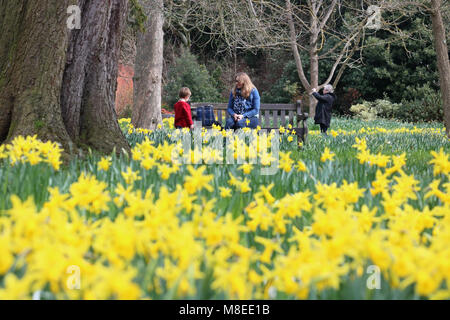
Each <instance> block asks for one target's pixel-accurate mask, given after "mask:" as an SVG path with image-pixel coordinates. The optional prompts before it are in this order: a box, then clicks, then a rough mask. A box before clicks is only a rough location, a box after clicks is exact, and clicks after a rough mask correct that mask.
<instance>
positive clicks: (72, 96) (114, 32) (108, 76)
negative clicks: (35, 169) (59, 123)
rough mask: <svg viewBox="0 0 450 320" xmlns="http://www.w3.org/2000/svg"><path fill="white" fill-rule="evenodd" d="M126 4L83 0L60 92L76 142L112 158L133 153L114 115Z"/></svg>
mask: <svg viewBox="0 0 450 320" xmlns="http://www.w3.org/2000/svg"><path fill="white" fill-rule="evenodd" d="M127 4H128V1H127V0H110V1H87V0H80V1H79V6H80V8H81V11H82V13H83V15H82V19H81V29H80V30H73V31H72V33H71V35H70V45H69V49H68V54H67V65H66V70H65V73H64V81H63V88H62V92H61V97H62V105H61V107H62V110H63V115H64V123H65V125H66V127H67V130H68V132H69V134H70V136H71V138H72V139H73V140H74V141H76V142H77V143H81V144H86V145H87V146H89V147H93V148H94V149H96V150H98V151H101V152H105V153H109V152H111V151H112V150H113V149H114V148H115V149H116V151H117V152H119V151H120V150H121V149H125V150H129V145H128V143H127V141H126V139H125V137H124V135H123V134H122V131H121V130H120V127H119V125H118V123H117V115H116V113H115V109H114V106H115V93H116V86H117V73H118V61H119V56H120V46H121V43H120V42H121V38H122V31H123V30H124V27H125V23H126V16H127Z"/></svg>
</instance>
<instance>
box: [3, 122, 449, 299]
mask: <svg viewBox="0 0 450 320" xmlns="http://www.w3.org/2000/svg"><path fill="white" fill-rule="evenodd" d="M128 123H129V121H127V120H122V121H121V126H122V128H123V130H124V134H125V135H126V137H127V139H128V140H129V142H130V144H131V145H132V147H133V149H132V153H131V154H130V155H126V154H122V155H120V156H116V155H111V156H109V157H101V156H100V155H98V154H95V153H90V154H87V155H85V157H84V158H83V159H81V158H78V159H74V160H73V161H72V162H71V163H70V164H69V165H68V166H64V165H62V164H61V163H60V160H59V155H60V151H59V149H58V147H57V146H55V145H51V144H50V143H47V144H44V143H41V142H40V141H38V140H36V139H32V138H28V139H27V140H25V139H22V140H16V141H15V142H13V143H12V144H11V145H9V146H6V147H5V146H3V147H1V149H0V159H1V161H2V162H1V165H0V190H1V192H0V258H1V259H0V299H3V298H10V299H27V298H28V299H29V298H31V297H32V296H33V294H36V292H38V293H39V296H40V298H42V299H91V298H96V299H111V298H112V299H137V298H151V299H177V298H195V299H228V298H233V299H429V298H450V265H449V261H450V248H449V247H448V239H450V195H449V192H450V183H449V174H450V162H449V156H448V155H449V151H450V143H449V141H448V139H447V138H446V137H445V131H444V129H443V127H442V125H441V124H436V123H430V124H405V123H400V122H395V121H388V120H376V121H368V122H366V121H361V120H355V119H342V118H333V120H332V123H331V128H330V130H329V135H328V136H326V137H324V136H322V135H321V134H320V132H319V130H318V129H319V128H318V126H315V125H314V124H313V123H312V122H311V121H310V120H308V127H309V129H310V132H309V136H308V139H307V142H306V143H305V144H304V145H302V146H301V147H300V148H299V147H298V145H297V141H296V139H295V134H294V133H293V132H291V131H290V130H289V128H287V130H288V131H285V130H283V129H286V128H282V129H281V131H280V140H281V143H280V146H279V147H280V153H279V162H278V163H276V162H274V159H272V161H269V163H264V160H262V159H265V156H270V152H269V154H263V153H261V152H262V150H259V152H258V153H257V157H256V158H257V159H259V160H258V162H257V163H255V164H253V165H252V164H225V163H224V161H222V163H221V164H218V163H216V164H207V165H205V164H197V165H187V164H183V163H177V162H175V161H174V159H173V157H172V155H173V154H178V155H184V156H187V154H186V151H183V150H182V149H181V146H180V145H178V144H177V142H176V141H177V139H176V136H177V134H180V132H179V131H174V130H173V128H172V127H173V125H172V124H171V123H170V120H168V121H166V122H165V124H164V126H163V127H161V128H160V129H158V130H155V131H152V132H149V131H145V130H139V129H135V128H133V127H132V126H130V125H129V124H128ZM210 133H211V134H212V137H214V136H217V137H221V138H222V139H223V133H221V132H219V131H211V132H210ZM211 140H212V138H211V139H210V138H208V142H205V143H204V149H203V151H204V152H203V154H202V155H201V158H202V159H203V160H204V161H208V160H211V159H212V157H213V156H214V152H213V149H212V148H211V143H212V142H211ZM290 140H292V141H290ZM236 144H237V145H239V146H244V145H245V144H246V143H245V142H244V141H239V140H238V141H237V142H236ZM221 145H222V144H221ZM191 152H192V151H191ZM190 156H191V154H189V156H188V157H190ZM222 156H223V157H225V156H226V153H224V154H222ZM272 156H275V155H274V154H272ZM266 158H267V157H266ZM274 163H275V164H276V168H277V171H276V173H275V174H272V175H263V174H261V173H262V171H261V169H263V168H267V167H268V166H269V164H274ZM68 268H69V270H73V268H75V270H77V272H78V273H73V272H68ZM70 268H72V269H70ZM74 275H77V277H79V279H81V288H80V290H74V289H73V287H74V286H73V285H76V284H77V279H78V278H76V277H75V278H74ZM70 284H72V285H70Z"/></svg>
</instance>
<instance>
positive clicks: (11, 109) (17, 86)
mask: <svg viewBox="0 0 450 320" xmlns="http://www.w3.org/2000/svg"><path fill="white" fill-rule="evenodd" d="M69 3H70V1H69V0H48V1H24V0H22V1H14V2H12V1H2V2H1V3H0V16H2V17H6V20H3V23H2V24H3V26H2V27H4V29H3V31H5V30H6V32H3V36H2V38H1V42H0V47H2V50H1V53H0V65H1V66H2V70H4V71H3V72H2V75H1V80H0V110H1V112H0V113H1V114H2V116H1V119H0V127H1V128H0V139H1V141H2V142H3V141H11V139H13V138H14V137H16V136H19V135H23V136H28V135H35V134H36V135H37V136H38V137H39V138H40V139H42V140H44V141H47V140H52V141H55V142H59V143H60V144H61V145H62V146H63V147H64V148H65V150H69V148H70V142H71V141H70V137H69V135H68V134H67V131H66V130H65V127H64V124H63V122H62V115H61V108H60V91H61V84H62V76H63V72H64V64H65V53H66V50H67V43H68V42H67V41H68V38H67V25H66V11H67V7H68V5H69Z"/></svg>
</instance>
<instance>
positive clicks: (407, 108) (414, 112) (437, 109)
mask: <svg viewBox="0 0 450 320" xmlns="http://www.w3.org/2000/svg"><path fill="white" fill-rule="evenodd" d="M410 91H411V94H412V96H414V97H415V99H414V100H409V101H408V100H403V101H402V108H401V109H400V110H398V111H397V113H396V115H395V117H396V118H397V119H399V120H403V121H407V122H430V121H439V122H440V121H442V119H443V107H442V97H441V93H440V92H439V91H436V90H434V89H432V88H430V86H428V85H424V86H423V87H420V88H414V89H411V90H410Z"/></svg>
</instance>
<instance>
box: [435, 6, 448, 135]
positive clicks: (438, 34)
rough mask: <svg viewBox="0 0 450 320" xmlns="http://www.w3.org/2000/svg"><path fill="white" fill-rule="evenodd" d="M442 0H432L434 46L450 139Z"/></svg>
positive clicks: (446, 54) (445, 122)
mask: <svg viewBox="0 0 450 320" xmlns="http://www.w3.org/2000/svg"><path fill="white" fill-rule="evenodd" d="M441 5H442V0H431V10H432V11H431V21H432V25H433V36H434V44H435V47H436V54H437V66H438V69H439V83H440V86H441V93H442V102H443V105H442V106H443V109H444V124H445V130H446V133H447V137H449V138H450V62H449V58H448V48H447V43H446V36H445V27H444V23H443V21H442V14H441V10H440V8H441Z"/></svg>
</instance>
